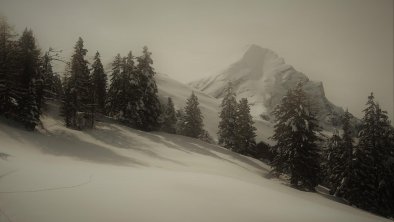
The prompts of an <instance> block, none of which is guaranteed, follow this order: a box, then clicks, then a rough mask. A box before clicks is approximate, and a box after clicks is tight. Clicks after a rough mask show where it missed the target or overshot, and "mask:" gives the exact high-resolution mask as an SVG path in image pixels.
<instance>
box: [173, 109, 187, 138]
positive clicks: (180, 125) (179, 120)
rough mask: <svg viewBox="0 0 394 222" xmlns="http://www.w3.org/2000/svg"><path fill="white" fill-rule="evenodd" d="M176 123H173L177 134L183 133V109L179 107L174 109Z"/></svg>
mask: <svg viewBox="0 0 394 222" xmlns="http://www.w3.org/2000/svg"><path fill="white" fill-rule="evenodd" d="M176 119H177V121H176V124H175V133H176V134H179V135H183V132H184V131H185V122H186V121H185V112H184V111H183V109H179V110H177V111H176Z"/></svg>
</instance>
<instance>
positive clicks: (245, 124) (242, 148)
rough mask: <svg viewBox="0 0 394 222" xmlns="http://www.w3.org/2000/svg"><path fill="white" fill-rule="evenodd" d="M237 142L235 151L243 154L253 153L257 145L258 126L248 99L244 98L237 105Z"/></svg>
mask: <svg viewBox="0 0 394 222" xmlns="http://www.w3.org/2000/svg"><path fill="white" fill-rule="evenodd" d="M236 115H237V117H236V123H237V124H236V128H235V130H234V131H236V137H235V138H236V142H235V148H234V151H235V152H237V153H242V154H251V153H252V152H253V149H254V147H255V146H256V140H255V138H256V133H255V131H256V128H255V127H254V126H253V124H254V122H253V119H252V116H251V115H250V107H249V104H248V99H246V98H242V99H241V101H240V102H239V104H238V106H237V114H236Z"/></svg>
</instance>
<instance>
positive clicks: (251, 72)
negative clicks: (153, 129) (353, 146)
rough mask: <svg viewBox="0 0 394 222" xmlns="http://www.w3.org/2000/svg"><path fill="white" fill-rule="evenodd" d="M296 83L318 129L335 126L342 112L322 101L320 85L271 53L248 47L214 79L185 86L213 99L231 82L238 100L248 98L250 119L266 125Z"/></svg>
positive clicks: (257, 47) (322, 90)
mask: <svg viewBox="0 0 394 222" xmlns="http://www.w3.org/2000/svg"><path fill="white" fill-rule="evenodd" d="M300 81H301V82H303V83H304V89H305V91H306V93H307V94H308V96H309V99H310V101H311V103H312V104H313V105H314V107H315V108H316V110H318V120H319V122H320V123H321V125H322V126H323V127H325V128H330V127H332V126H337V125H339V120H340V116H341V115H342V114H343V112H344V110H343V109H342V108H341V107H338V106H335V105H334V104H333V103H331V102H330V101H329V100H328V99H327V98H326V97H325V94H324V88H323V84H322V82H314V81H311V80H309V78H308V77H307V76H306V75H305V74H303V73H301V72H298V71H297V70H295V69H294V68H293V67H292V66H291V65H288V64H286V63H285V61H284V59H283V58H281V57H279V56H278V55H277V54H276V53H275V52H273V51H271V50H270V49H266V48H262V47H260V46H258V45H251V46H250V47H249V48H248V49H247V51H246V52H245V53H244V54H243V56H242V58H241V59H240V60H239V61H237V62H235V63H233V64H232V65H230V67H228V68H227V69H225V70H224V71H223V72H221V73H219V74H218V75H214V76H210V77H208V78H204V79H201V80H199V81H194V82H191V83H190V84H189V85H190V86H192V87H194V88H196V89H198V90H201V91H202V92H204V93H206V94H208V95H211V96H213V97H215V98H222V97H223V92H224V89H225V87H226V86H227V84H228V82H232V84H233V87H234V90H235V92H236V93H237V97H238V99H240V98H248V100H249V102H250V104H251V113H252V115H253V116H255V117H261V118H262V119H265V120H268V121H270V120H272V116H271V115H270V113H271V111H272V110H273V108H274V107H275V106H276V105H277V104H278V103H279V102H280V100H281V98H282V97H283V96H284V95H285V94H286V92H287V90H288V89H291V88H293V87H295V86H296V84H297V83H298V82H300Z"/></svg>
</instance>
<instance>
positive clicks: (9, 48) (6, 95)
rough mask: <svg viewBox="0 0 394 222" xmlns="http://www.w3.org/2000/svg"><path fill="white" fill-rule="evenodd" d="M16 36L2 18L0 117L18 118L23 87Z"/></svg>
mask: <svg viewBox="0 0 394 222" xmlns="http://www.w3.org/2000/svg"><path fill="white" fill-rule="evenodd" d="M15 37H16V34H15V33H14V31H13V29H12V28H11V26H10V25H9V24H8V23H7V20H6V19H5V18H4V17H0V115H5V116H6V117H13V118H16V117H17V116H15V115H16V113H17V112H18V101H19V100H20V99H21V96H22V95H21V94H22V91H23V90H21V89H22V87H20V84H19V83H20V82H19V81H15V80H19V76H20V72H21V67H20V62H19V57H20V50H19V44H18V42H17V41H15Z"/></svg>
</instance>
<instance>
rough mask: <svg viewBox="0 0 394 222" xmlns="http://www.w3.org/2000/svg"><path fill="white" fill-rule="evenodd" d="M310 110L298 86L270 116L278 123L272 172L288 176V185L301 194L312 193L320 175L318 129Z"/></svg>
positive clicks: (300, 86)
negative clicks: (299, 190)
mask: <svg viewBox="0 0 394 222" xmlns="http://www.w3.org/2000/svg"><path fill="white" fill-rule="evenodd" d="M310 110H311V107H310V105H309V104H308V101H307V97H306V95H305V92H304V91H303V89H302V84H301V83H300V84H298V85H297V87H296V88H295V89H294V90H289V91H288V93H287V95H286V96H285V97H284V98H283V99H282V103H281V104H280V105H278V106H277V107H276V108H275V110H274V112H273V114H274V115H275V117H276V119H277V123H276V124H275V129H274V135H273V136H272V138H273V139H274V140H276V141H277V144H276V145H275V146H274V149H276V153H277V155H276V156H275V159H274V161H273V168H274V171H276V172H278V173H289V174H290V183H291V185H292V186H294V187H296V188H299V189H304V190H314V187H315V186H316V185H317V184H318V182H319V181H318V180H319V171H320V169H319V163H318V161H319V152H318V149H317V145H316V142H317V140H318V137H317V135H316V133H317V131H318V130H319V127H318V125H317V123H316V122H317V121H316V118H315V116H314V114H313V113H312V112H310Z"/></svg>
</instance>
